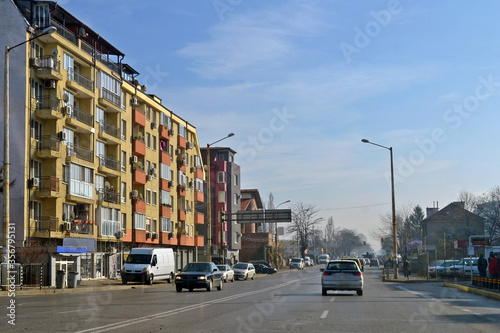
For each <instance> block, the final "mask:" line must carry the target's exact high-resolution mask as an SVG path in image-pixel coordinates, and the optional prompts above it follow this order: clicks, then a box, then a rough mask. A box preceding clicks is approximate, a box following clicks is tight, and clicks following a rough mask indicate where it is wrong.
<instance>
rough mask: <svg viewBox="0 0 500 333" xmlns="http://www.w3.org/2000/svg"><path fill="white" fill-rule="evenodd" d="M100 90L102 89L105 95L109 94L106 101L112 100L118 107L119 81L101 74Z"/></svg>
mask: <svg viewBox="0 0 500 333" xmlns="http://www.w3.org/2000/svg"><path fill="white" fill-rule="evenodd" d="M101 88H103V89H104V90H105V91H106V93H107V94H110V96H107V97H106V99H110V100H112V101H113V102H114V104H116V105H118V106H119V105H120V104H121V102H120V97H121V91H120V81H118V80H116V79H115V78H113V77H112V76H110V75H108V74H107V73H105V72H101Z"/></svg>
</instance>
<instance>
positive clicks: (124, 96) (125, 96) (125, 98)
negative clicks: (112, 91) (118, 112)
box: [122, 91, 127, 110]
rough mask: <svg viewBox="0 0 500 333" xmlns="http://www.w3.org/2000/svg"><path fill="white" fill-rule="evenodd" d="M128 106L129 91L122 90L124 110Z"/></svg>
mask: <svg viewBox="0 0 500 333" xmlns="http://www.w3.org/2000/svg"><path fill="white" fill-rule="evenodd" d="M126 107H127V93H126V92H125V91H122V110H125V109H126Z"/></svg>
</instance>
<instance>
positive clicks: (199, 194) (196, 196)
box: [194, 190, 205, 202]
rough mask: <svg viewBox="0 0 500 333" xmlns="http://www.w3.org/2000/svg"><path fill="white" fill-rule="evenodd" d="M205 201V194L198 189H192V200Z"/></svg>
mask: <svg viewBox="0 0 500 333" xmlns="http://www.w3.org/2000/svg"><path fill="white" fill-rule="evenodd" d="M204 201H205V194H204V193H203V192H200V191H196V190H195V191H194V202H204Z"/></svg>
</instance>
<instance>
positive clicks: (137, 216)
mask: <svg viewBox="0 0 500 333" xmlns="http://www.w3.org/2000/svg"><path fill="white" fill-rule="evenodd" d="M134 223H135V229H140V230H145V229H146V215H144V214H142V213H134Z"/></svg>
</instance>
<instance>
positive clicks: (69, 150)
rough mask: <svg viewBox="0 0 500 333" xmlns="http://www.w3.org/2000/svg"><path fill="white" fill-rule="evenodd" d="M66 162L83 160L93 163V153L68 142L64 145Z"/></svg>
mask: <svg viewBox="0 0 500 333" xmlns="http://www.w3.org/2000/svg"><path fill="white" fill-rule="evenodd" d="M66 160H67V161H68V162H80V161H79V160H84V161H87V162H90V163H94V152H93V151H92V150H90V149H87V148H84V147H82V146H79V145H76V144H74V143H71V142H68V143H67V145H66ZM87 166H90V165H87Z"/></svg>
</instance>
